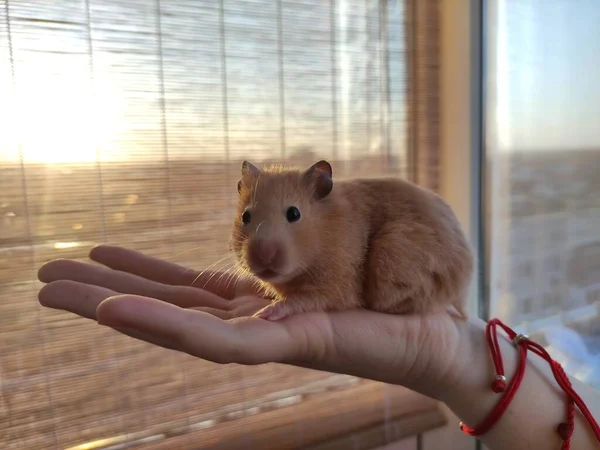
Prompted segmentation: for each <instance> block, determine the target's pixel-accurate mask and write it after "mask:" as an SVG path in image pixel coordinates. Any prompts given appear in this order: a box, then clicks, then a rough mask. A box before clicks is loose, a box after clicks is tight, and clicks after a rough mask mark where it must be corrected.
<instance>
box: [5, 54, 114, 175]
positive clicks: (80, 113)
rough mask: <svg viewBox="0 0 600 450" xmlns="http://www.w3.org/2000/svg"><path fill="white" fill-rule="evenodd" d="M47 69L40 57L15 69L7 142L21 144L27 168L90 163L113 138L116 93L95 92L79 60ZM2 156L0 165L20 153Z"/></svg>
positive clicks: (100, 89) (105, 89)
mask: <svg viewBox="0 0 600 450" xmlns="http://www.w3.org/2000/svg"><path fill="white" fill-rule="evenodd" d="M49 64H52V62H51V61H46V60H45V58H43V57H38V58H26V59H24V60H23V61H22V62H21V64H20V65H19V71H18V79H19V83H18V84H17V86H16V95H15V96H14V104H15V108H14V114H15V116H14V117H13V118H12V122H13V123H15V122H16V123H15V127H14V128H15V129H14V130H13V136H12V139H11V142H13V143H15V142H16V143H20V144H21V149H22V152H23V159H24V162H26V163H90V162H94V161H96V159H97V152H98V149H100V148H101V147H102V146H103V145H106V144H107V143H109V142H110V140H111V139H113V138H114V137H115V135H116V132H117V126H118V123H119V120H120V119H119V117H117V114H116V112H118V111H122V108H120V106H121V105H119V104H118V103H119V98H118V96H117V95H115V92H116V90H114V89H110V86H106V85H105V86H99V84H98V83H96V88H95V89H94V90H93V89H92V83H91V81H90V78H89V72H86V70H88V69H87V67H86V66H85V65H82V64H81V60H73V63H72V64H65V65H62V66H61V67H60V69H54V70H53V71H52V72H50V73H49V72H48V69H47V67H48V65H49ZM54 64H56V61H54ZM94 91H95V92H94ZM17 147H18V145H17ZM6 153H7V154H6V155H1V156H2V159H4V160H14V159H15V156H16V157H18V151H11V150H8V151H7V152H6ZM15 162H16V161H15Z"/></svg>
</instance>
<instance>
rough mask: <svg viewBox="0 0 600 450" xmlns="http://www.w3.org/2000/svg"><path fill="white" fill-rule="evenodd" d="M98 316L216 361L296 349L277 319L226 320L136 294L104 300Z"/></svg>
mask: <svg viewBox="0 0 600 450" xmlns="http://www.w3.org/2000/svg"><path fill="white" fill-rule="evenodd" d="M96 317H97V320H98V323H99V324H101V325H106V326H109V327H111V328H127V329H130V330H135V331H138V332H140V333H144V334H146V335H149V336H152V337H154V338H157V339H160V340H163V341H167V342H169V343H170V344H171V345H172V346H173V347H174V348H176V349H178V350H180V351H182V352H185V353H189V354H190V355H193V356H197V357H199V358H202V359H206V360H208V361H212V362H216V363H219V364H228V363H238V364H247V365H251V364H262V363H268V362H283V361H288V360H293V359H294V357H295V356H296V355H297V353H298V348H299V344H298V342H295V340H294V339H293V337H292V335H291V334H290V333H289V331H288V330H287V328H286V327H285V325H283V324H281V323H278V322H270V321H266V320H261V319H256V318H251V317H244V318H239V319H235V320H230V321H225V320H222V319H219V318H218V317H215V316H213V315H211V314H208V313H205V312H202V311H197V310H192V309H185V308H181V307H179V306H176V305H173V304H171V303H166V302H162V301H160V300H156V299H153V298H149V297H142V296H137V295H118V296H115V297H110V298H108V299H106V300H104V301H103V302H102V303H100V305H98V308H97V310H96Z"/></svg>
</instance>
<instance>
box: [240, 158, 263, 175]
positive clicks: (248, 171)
mask: <svg viewBox="0 0 600 450" xmlns="http://www.w3.org/2000/svg"><path fill="white" fill-rule="evenodd" d="M259 173H260V170H259V168H258V167H256V166H255V165H254V164H252V163H251V162H250V161H244V162H243V163H242V176H244V175H254V176H255V177H256V176H258V174H259Z"/></svg>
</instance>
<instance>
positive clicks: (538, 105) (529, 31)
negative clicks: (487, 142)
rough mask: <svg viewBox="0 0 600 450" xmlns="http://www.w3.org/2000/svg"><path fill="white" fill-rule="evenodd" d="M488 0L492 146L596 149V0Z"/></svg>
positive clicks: (599, 14)
mask: <svg viewBox="0 0 600 450" xmlns="http://www.w3.org/2000/svg"><path fill="white" fill-rule="evenodd" d="M489 4H490V5H491V7H490V8H489V10H488V20H489V22H488V26H489V27H490V31H491V36H490V42H489V46H490V48H489V49H488V51H489V55H490V59H491V61H490V66H489V69H490V75H491V77H490V84H489V85H488V88H489V90H490V91H489V92H490V99H489V100H490V104H489V107H490V115H491V123H490V128H491V134H492V143H493V145H494V146H495V147H496V148H497V149H499V150H507V149H508V150H510V149H525V150H536V149H537V150H540V149H541V150H543V149H553V150H554V149H581V148H596V149H597V148H598V147H600V128H599V126H598V125H599V123H600V84H599V83H598V81H599V80H600V2H598V1H597V0H504V1H490V2H489ZM494 31H497V35H496V38H495V37H494V35H495V33H494Z"/></svg>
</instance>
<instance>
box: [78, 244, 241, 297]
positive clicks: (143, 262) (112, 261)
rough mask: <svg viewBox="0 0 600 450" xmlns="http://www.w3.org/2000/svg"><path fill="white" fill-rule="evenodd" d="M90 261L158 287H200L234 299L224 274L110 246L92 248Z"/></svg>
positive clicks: (233, 285)
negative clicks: (200, 269) (196, 268)
mask: <svg viewBox="0 0 600 450" xmlns="http://www.w3.org/2000/svg"><path fill="white" fill-rule="evenodd" d="M90 259H92V260H93V261H96V262H98V263H100V264H103V265H105V266H107V267H110V268H112V269H115V270H120V271H123V272H129V273H132V274H135V275H139V276H141V277H143V278H147V279H149V280H154V281H157V282H159V283H164V284H171V285H181V286H194V287H199V288H201V289H205V290H208V291H211V292H213V293H214V294H216V295H218V296H219V297H224V298H233V296H234V295H235V288H236V283H235V281H236V280H234V279H233V278H232V274H231V273H228V272H226V271H221V270H205V271H202V272H199V271H195V270H191V269H188V268H186V267H183V266H180V265H179V264H175V263H173V262H169V261H165V260H162V259H158V258H154V257H152V256H148V255H145V254H143V253H141V252H138V251H136V250H131V249H127V248H123V247H116V246H109V245H100V246H97V247H95V248H93V249H92V251H91V252H90Z"/></svg>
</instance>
